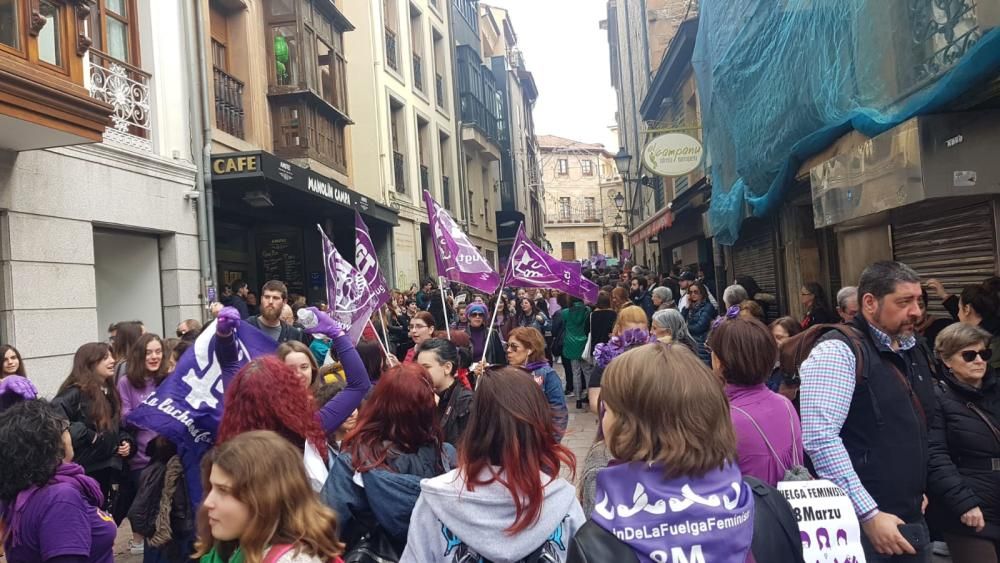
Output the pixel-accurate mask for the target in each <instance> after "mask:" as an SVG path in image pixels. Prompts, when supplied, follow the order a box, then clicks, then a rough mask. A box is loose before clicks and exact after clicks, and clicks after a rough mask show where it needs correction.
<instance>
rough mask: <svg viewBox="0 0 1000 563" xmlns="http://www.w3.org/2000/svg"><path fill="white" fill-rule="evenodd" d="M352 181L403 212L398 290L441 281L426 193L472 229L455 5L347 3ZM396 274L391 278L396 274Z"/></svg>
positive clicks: (394, 277) (395, 263)
mask: <svg viewBox="0 0 1000 563" xmlns="http://www.w3.org/2000/svg"><path fill="white" fill-rule="evenodd" d="M344 11H345V14H346V16H347V17H348V19H350V21H351V23H353V24H354V26H355V30H354V31H353V32H351V33H350V34H348V35H347V36H346V38H345V49H346V50H347V52H348V53H349V54H350V57H349V58H348V63H347V66H348V74H349V76H350V77H351V80H349V81H348V96H349V98H350V99H351V119H353V120H354V122H355V123H357V124H358V125H359V126H357V127H355V128H354V131H353V132H352V137H353V141H354V145H355V146H356V147H359V150H356V151H355V152H354V155H353V179H354V181H355V183H356V185H358V186H365V189H366V191H367V193H370V194H372V196H373V197H377V198H378V199H379V200H384V201H386V202H387V203H388V204H389V205H390V206H391V207H392V208H393V209H396V210H398V212H399V225H398V226H397V227H396V228H395V229H394V230H393V233H392V239H393V241H392V253H391V254H392V256H391V258H389V261H390V263H391V266H390V265H389V263H386V262H383V264H382V268H383V271H384V272H386V274H387V277H388V278H389V283H390V284H394V285H395V286H396V287H399V288H403V289H405V288H408V287H409V286H411V285H412V284H419V283H420V280H421V279H422V278H424V277H427V276H429V275H430V276H433V275H435V274H436V272H435V270H436V268H435V266H434V256H433V247H432V240H431V236H430V230H429V229H428V225H427V211H426V208H425V206H424V203H423V198H422V192H423V190H428V191H430V193H431V195H433V197H434V199H435V200H437V201H438V202H439V203H440V204H441V205H442V206H444V207H445V208H446V209H448V210H449V211H450V212H451V214H452V216H453V217H454V218H455V221H456V222H457V223H458V224H460V225H463V224H465V222H466V220H467V218H466V214H465V213H464V212H463V207H464V206H463V205H462V199H461V194H460V185H461V183H460V181H459V176H458V170H459V168H458V167H459V164H460V162H459V151H458V149H459V144H460V143H461V139H460V138H459V137H458V135H459V130H458V129H457V127H456V126H457V116H456V107H455V103H454V93H453V77H452V68H453V66H452V40H451V30H450V24H449V21H448V17H449V6H448V0H381V1H375V0H370V1H367V2H346V3H345V7H344ZM390 273H391V275H389V274H390Z"/></svg>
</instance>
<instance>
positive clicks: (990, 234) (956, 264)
mask: <svg viewBox="0 0 1000 563" xmlns="http://www.w3.org/2000/svg"><path fill="white" fill-rule="evenodd" d="M892 249H893V255H894V257H895V259H896V260H898V261H900V262H903V263H904V264H907V265H909V266H910V267H911V268H913V269H914V270H916V271H917V273H919V274H920V276H921V277H922V278H923V279H924V280H927V279H930V278H937V279H939V280H941V283H943V284H944V286H945V289H947V290H948V292H949V293H953V294H958V293H961V291H962V289H963V288H964V287H965V286H967V285H970V284H975V283H980V282H982V281H983V280H984V279H986V278H988V277H990V276H992V275H994V273H995V271H996V250H997V249H996V236H995V230H994V224H993V206H992V205H991V203H990V202H988V201H987V202H983V203H979V204H976V205H973V206H969V207H962V208H959V209H956V210H953V211H949V212H945V213H943V214H939V215H937V216H933V217H926V216H925V217H923V218H914V219H900V220H894V221H893V223H892ZM928 308H929V309H930V312H931V313H932V314H934V315H935V316H939V317H945V318H947V317H948V314H947V313H946V312H945V310H944V308H943V307H941V302H940V301H938V300H936V299H931V300H930V303H929V307H928Z"/></svg>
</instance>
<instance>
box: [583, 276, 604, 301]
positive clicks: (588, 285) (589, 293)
mask: <svg viewBox="0 0 1000 563" xmlns="http://www.w3.org/2000/svg"><path fill="white" fill-rule="evenodd" d="M580 289H581V293H583V295H582V296H580V298H581V299H583V302H584V303H587V304H588V305H594V304H595V303H597V295H598V294H599V293H600V292H601V288H600V286H598V285H597V284H596V283H594V282H592V281H590V280H588V279H587V278H581V279H580Z"/></svg>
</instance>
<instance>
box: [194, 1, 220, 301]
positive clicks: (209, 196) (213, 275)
mask: <svg viewBox="0 0 1000 563" xmlns="http://www.w3.org/2000/svg"><path fill="white" fill-rule="evenodd" d="M204 4H205V3H204V2H202V1H201V0H198V1H196V2H194V18H195V21H194V29H195V33H194V36H195V38H197V45H196V51H195V52H196V53H198V83H199V96H198V98H199V101H200V102H201V144H202V147H201V168H202V170H203V172H202V175H201V181H202V189H203V190H204V192H205V196H204V198H203V199H204V202H205V203H204V209H205V222H206V223H207V226H208V241H207V242H208V257H209V259H208V260H209V262H208V272H209V277H208V283H209V284H210V287H212V288H215V287H216V285H217V282H218V272H216V271H215V267H216V266H215V265H216V264H217V260H216V257H215V215H214V213H215V212H214V208H215V194H214V193H213V191H212V121H211V115H212V113H211V111H210V110H209V106H208V104H209V101H208V96H209V92H214V91H215V89H214V88H213V85H212V82H211V81H210V80H209V78H208V56H207V54H206V52H205V42H204V41H203V38H204V37H207V33H206V30H205V6H204Z"/></svg>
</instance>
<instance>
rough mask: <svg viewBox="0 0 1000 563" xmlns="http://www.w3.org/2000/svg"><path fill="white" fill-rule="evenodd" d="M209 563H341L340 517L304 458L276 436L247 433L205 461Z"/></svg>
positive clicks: (199, 546)
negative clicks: (319, 491) (313, 484)
mask: <svg viewBox="0 0 1000 563" xmlns="http://www.w3.org/2000/svg"><path fill="white" fill-rule="evenodd" d="M202 484H203V486H204V490H205V493H206V496H205V500H204V502H202V505H201V508H200V509H199V511H198V542H197V543H196V544H195V549H196V553H195V557H200V558H201V562H202V563H222V562H228V563H243V562H245V563H261V562H262V561H268V562H274V563H325V562H328V561H337V562H339V561H341V559H340V554H341V553H342V552H343V545H342V544H341V543H340V542H339V541H337V537H338V536H337V534H338V530H337V517H336V515H335V514H334V512H333V510H331V509H330V508H328V507H327V506H325V505H323V503H321V502H320V501H319V497H318V496H317V495H316V493H315V492H313V490H312V489H311V488H310V486H309V480H308V479H307V478H306V472H305V469H304V467H303V465H302V453H301V452H300V451H299V450H298V449H296V448H295V446H293V445H292V444H291V442H289V441H288V440H285V439H284V438H282V437H281V436H279V435H277V434H276V433H274V432H271V431H269V430H259V431H254V432H246V433H244V434H241V435H239V436H237V437H235V438H233V439H231V440H229V441H228V442H225V443H224V444H221V445H219V446H218V447H217V448H215V449H214V450H212V451H211V452H209V454H208V455H207V456H206V458H205V460H204V461H203V462H202Z"/></svg>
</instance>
